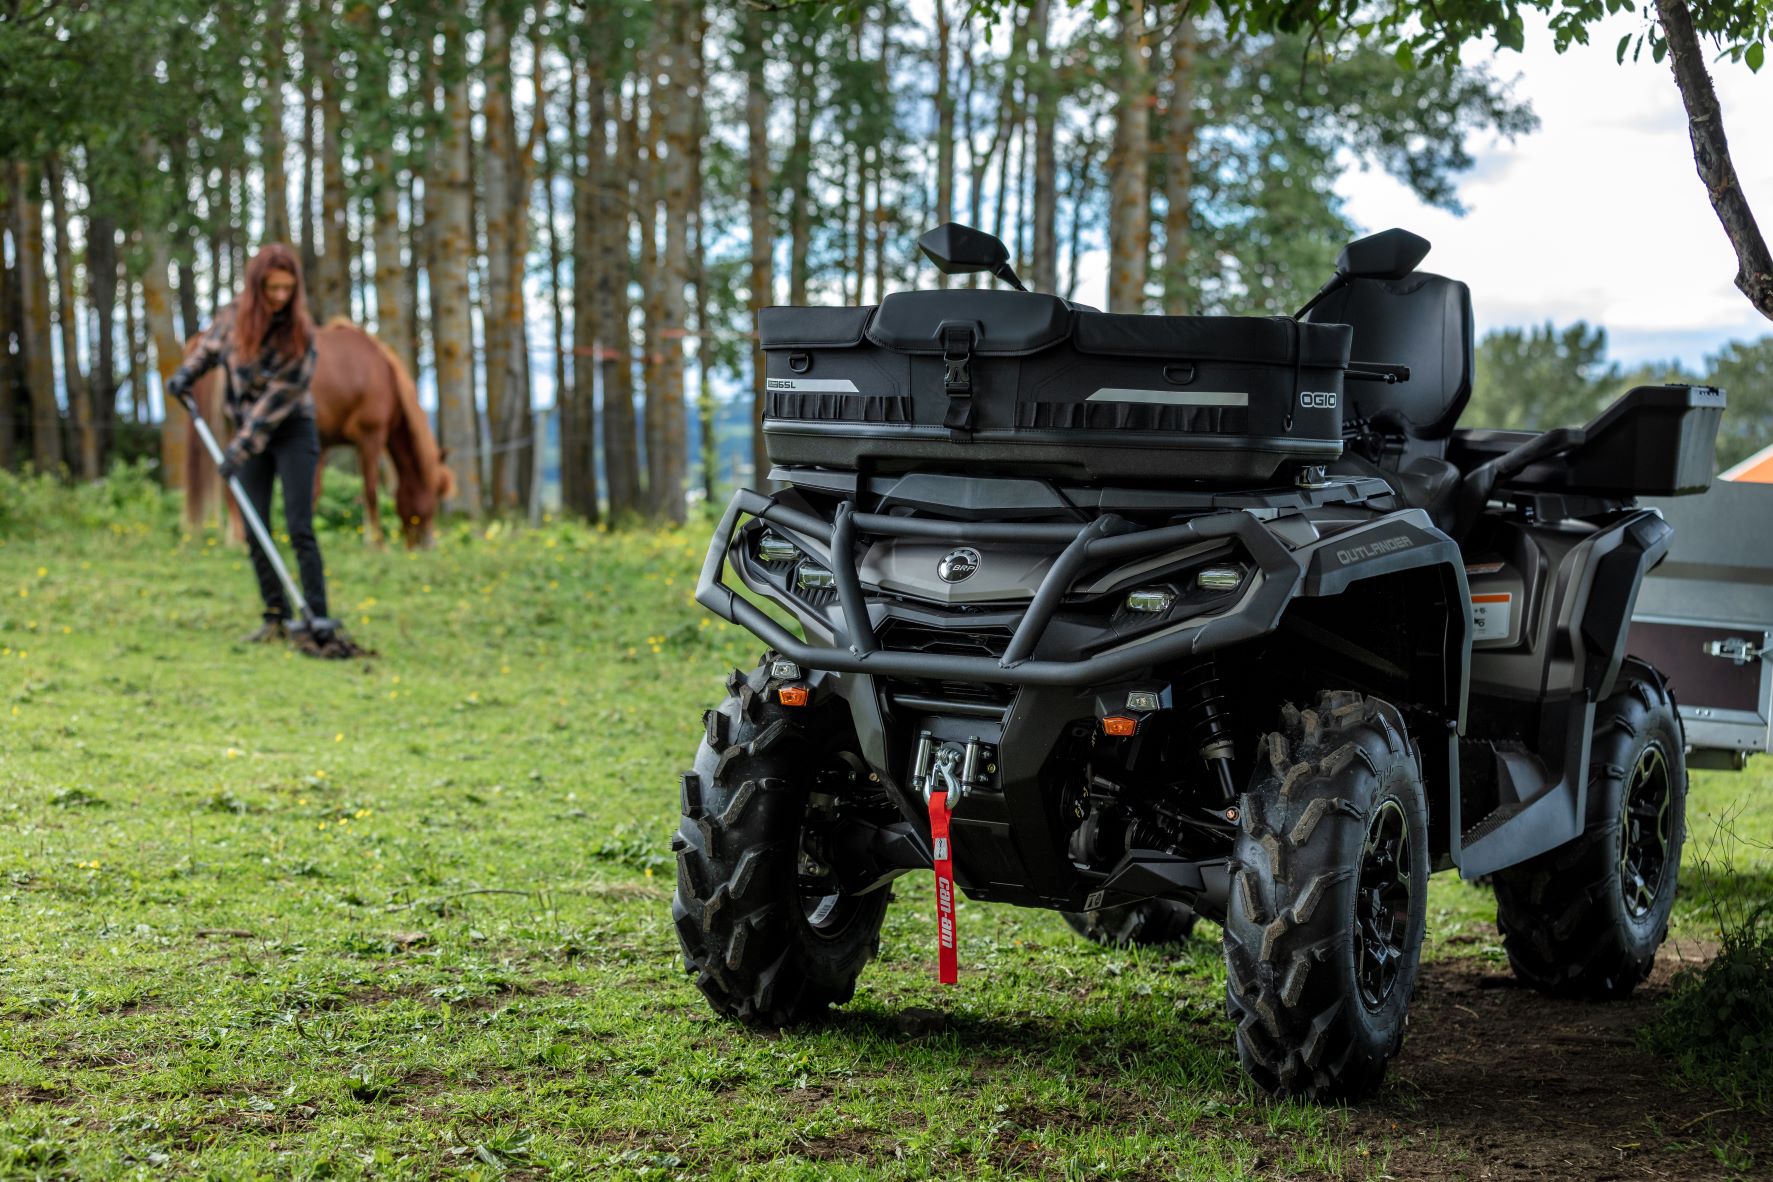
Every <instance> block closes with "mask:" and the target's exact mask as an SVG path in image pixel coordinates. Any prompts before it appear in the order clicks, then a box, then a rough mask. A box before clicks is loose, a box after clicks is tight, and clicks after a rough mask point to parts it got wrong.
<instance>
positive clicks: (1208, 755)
mask: <svg viewBox="0 0 1773 1182" xmlns="http://www.w3.org/2000/svg"><path fill="white" fill-rule="evenodd" d="M1175 700H1176V709H1177V711H1178V713H1179V714H1180V716H1181V717H1182V718H1183V719H1185V720H1186V723H1187V725H1188V726H1189V728H1190V732H1191V736H1192V739H1193V741H1194V743H1195V746H1196V749H1197V750H1198V751H1199V752H1200V757H1201V760H1202V762H1204V763H1205V764H1206V765H1207V771H1208V773H1209V774H1210V775H1211V776H1212V777H1213V778H1214V780H1215V781H1216V782H1217V783H1218V785H1219V801H1218V803H1219V807H1220V808H1222V809H1223V808H1229V807H1230V806H1231V805H1233V804H1235V803H1236V802H1237V786H1236V783H1235V781H1234V780H1233V777H1232V770H1231V761H1232V757H1233V756H1235V755H1236V753H1237V751H1236V747H1235V745H1234V744H1233V743H1232V740H1231V716H1230V714H1229V713H1228V712H1227V710H1226V701H1225V690H1224V687H1223V685H1222V684H1221V683H1220V681H1219V668H1218V666H1217V665H1216V664H1215V663H1214V661H1213V658H1212V657H1206V658H1204V659H1203V660H1200V661H1197V662H1196V663H1194V664H1193V665H1190V666H1189V667H1188V668H1186V669H1184V670H1183V671H1182V672H1181V674H1180V675H1179V676H1178V677H1177V678H1176V699H1175Z"/></svg>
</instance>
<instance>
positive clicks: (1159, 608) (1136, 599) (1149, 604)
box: [1127, 587, 1176, 615]
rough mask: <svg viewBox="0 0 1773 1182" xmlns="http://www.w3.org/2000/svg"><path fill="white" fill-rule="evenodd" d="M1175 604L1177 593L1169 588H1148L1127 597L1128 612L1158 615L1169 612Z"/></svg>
mask: <svg viewBox="0 0 1773 1182" xmlns="http://www.w3.org/2000/svg"><path fill="white" fill-rule="evenodd" d="M1175 602H1176V593H1175V592H1174V591H1171V590H1170V589H1169V588H1168V587H1146V588H1143V589H1142V590H1139V591H1134V592H1132V593H1131V594H1129V595H1128V596H1127V610H1128V611H1130V612H1148V613H1150V614H1152V615H1157V614H1160V613H1162V612H1167V611H1169V610H1170V605H1171V604H1172V603H1175Z"/></svg>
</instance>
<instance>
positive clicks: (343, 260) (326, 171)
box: [315, 0, 354, 324]
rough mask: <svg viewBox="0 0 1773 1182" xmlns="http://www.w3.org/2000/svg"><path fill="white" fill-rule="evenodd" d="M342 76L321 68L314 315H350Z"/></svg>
mask: <svg viewBox="0 0 1773 1182" xmlns="http://www.w3.org/2000/svg"><path fill="white" fill-rule="evenodd" d="M333 11H334V0H320V17H321V19H322V20H328V21H330V20H331V19H332V17H333ZM343 86H344V80H343V79H341V78H339V77H338V75H337V74H336V73H335V72H334V71H333V70H331V69H329V68H322V69H321V71H320V117H321V123H322V138H321V149H320V175H321V191H320V206H321V208H320V216H321V221H322V223H323V225H324V227H325V229H324V237H325V240H326V242H325V251H326V253H325V256H324V261H323V262H322V264H321V268H320V280H319V282H318V283H317V284H316V285H315V286H316V289H317V290H318V292H319V299H318V301H317V302H318V303H319V309H318V312H317V319H319V320H320V322H321V323H323V324H324V323H325V322H326V320H328V319H330V318H331V317H334V316H346V317H349V316H350V315H351V257H352V254H353V253H354V250H353V247H352V244H351V228H350V224H349V223H348V222H347V221H346V218H347V217H348V216H349V214H348V208H347V207H348V204H349V201H350V198H349V195H348V194H347V193H346V191H345V148H344V125H345V110H344V103H343V100H342V98H341V96H340V90H341V88H342V87H343Z"/></svg>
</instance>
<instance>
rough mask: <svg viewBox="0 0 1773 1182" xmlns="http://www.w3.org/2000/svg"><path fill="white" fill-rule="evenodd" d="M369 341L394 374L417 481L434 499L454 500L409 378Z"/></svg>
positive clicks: (391, 355)
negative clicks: (420, 482)
mask: <svg viewBox="0 0 1773 1182" xmlns="http://www.w3.org/2000/svg"><path fill="white" fill-rule="evenodd" d="M365 335H368V334H365ZM369 339H370V340H372V341H374V342H375V345H376V348H378V349H380V350H381V351H382V356H383V357H385V358H387V361H388V368H389V369H390V370H391V371H392V372H393V374H394V390H395V393H396V394H397V395H398V396H399V399H400V418H401V422H402V423H403V424H404V425H405V427H406V432H407V437H408V438H409V439H410V440H411V441H412V448H413V454H414V457H415V458H416V459H417V460H418V464H419V474H420V478H421V479H423V480H424V482H425V484H426V486H427V487H429V488H431V489H433V490H435V491H436V493H437V495H438V496H440V497H444V498H448V497H452V496H454V495H455V491H456V481H455V474H454V473H453V472H451V471H450V470H449V469H448V468H446V467H445V466H444V464H443V456H442V454H441V453H440V452H439V451H438V448H437V437H436V436H435V435H433V434H432V433H431V420H430V418H429V417H427V416H426V414H425V408H424V407H422V406H420V405H419V388H418V386H417V385H416V384H415V383H414V382H413V380H412V374H410V373H408V372H407V369H406V365H405V363H404V362H402V361H401V360H400V355H399V354H397V353H395V352H394V350H393V349H391V348H389V346H388V344H387V342H385V341H383V340H382V339H381V338H379V337H375V336H371V337H370V338H369Z"/></svg>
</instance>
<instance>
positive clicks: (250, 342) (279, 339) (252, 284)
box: [234, 242, 314, 361]
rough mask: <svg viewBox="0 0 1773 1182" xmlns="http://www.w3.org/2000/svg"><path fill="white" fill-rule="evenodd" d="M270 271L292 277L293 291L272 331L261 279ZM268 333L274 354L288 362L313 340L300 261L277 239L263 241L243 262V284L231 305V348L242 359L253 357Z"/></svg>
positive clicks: (305, 349) (301, 353)
mask: <svg viewBox="0 0 1773 1182" xmlns="http://www.w3.org/2000/svg"><path fill="white" fill-rule="evenodd" d="M272 271H288V272H289V273H290V274H291V275H293V276H295V294H293V295H292V296H290V297H289V303H287V304H285V305H284V309H285V311H287V312H288V313H289V315H288V316H287V317H284V318H282V320H281V322H280V323H278V324H277V325H276V327H275V330H274V331H273V327H272V324H271V310H270V309H269V308H267V307H266V306H265V278H266V276H268V275H270V273H271V272H272ZM267 333H270V334H271V336H272V344H274V345H275V347H276V349H277V355H278V356H279V357H281V358H282V359H284V360H285V361H292V360H294V359H295V358H297V357H300V356H302V355H303V354H305V353H307V351H308V344H309V342H311V341H312V340H313V339H314V318H313V317H312V316H310V315H308V297H307V291H306V288H305V286H304V284H303V283H302V261H301V260H300V259H299V258H297V257H296V253H295V251H293V250H291V249H290V248H289V247H287V246H285V245H284V244H283V243H281V242H267V243H266V244H265V245H264V246H261V247H259V252H258V253H257V254H255V255H253V256H252V261H251V262H249V263H247V264H246V287H245V289H244V290H243V291H241V293H240V299H239V302H238V303H236V304H235V305H234V348H235V350H236V351H237V352H238V353H239V354H240V356H241V357H243V358H255V357H257V356H258V355H259V350H260V349H262V348H263V347H264V345H265V336H266V334H267Z"/></svg>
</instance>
